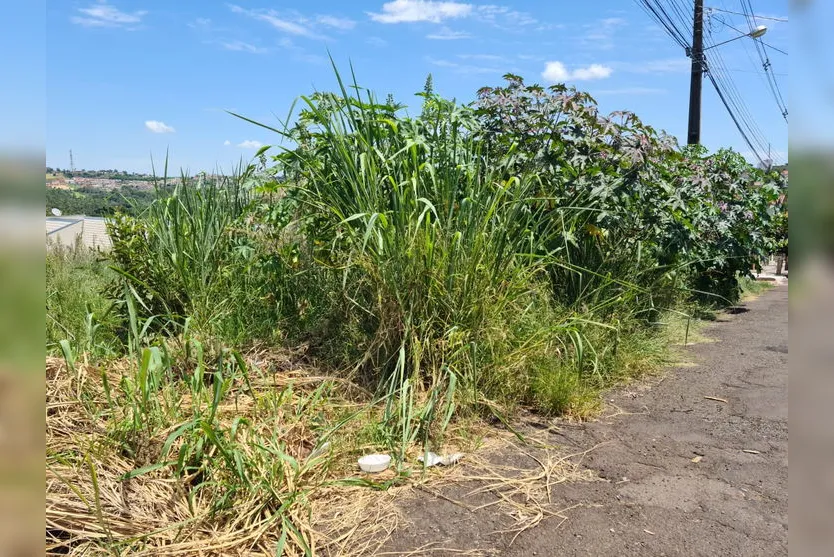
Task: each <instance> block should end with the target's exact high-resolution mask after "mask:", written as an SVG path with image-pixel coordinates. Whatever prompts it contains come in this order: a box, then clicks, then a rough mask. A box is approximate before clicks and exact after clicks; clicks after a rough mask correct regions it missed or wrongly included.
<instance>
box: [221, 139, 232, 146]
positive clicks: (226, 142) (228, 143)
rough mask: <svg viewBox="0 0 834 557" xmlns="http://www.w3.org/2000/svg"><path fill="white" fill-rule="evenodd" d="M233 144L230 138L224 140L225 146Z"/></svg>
mask: <svg viewBox="0 0 834 557" xmlns="http://www.w3.org/2000/svg"><path fill="white" fill-rule="evenodd" d="M231 144H232V142H231V141H229V140H228V139H227V140H226V141H224V142H223V145H224V146H226V147H228V146H229V145H231Z"/></svg>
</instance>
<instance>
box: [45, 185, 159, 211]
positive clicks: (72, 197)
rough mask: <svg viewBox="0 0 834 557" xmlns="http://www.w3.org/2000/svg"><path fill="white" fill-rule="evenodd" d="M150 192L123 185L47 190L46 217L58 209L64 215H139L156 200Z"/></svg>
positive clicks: (152, 192)
mask: <svg viewBox="0 0 834 557" xmlns="http://www.w3.org/2000/svg"><path fill="white" fill-rule="evenodd" d="M156 195H157V194H156V192H154V191H153V190H146V189H139V188H136V187H134V186H128V185H122V186H120V187H119V188H117V189H113V190H101V189H96V188H76V189H72V190H69V189H57V188H50V187H48V188H46V214H47V216H48V215H51V214H52V209H58V210H60V211H61V212H62V213H63V214H65V215H88V216H91V217H109V216H111V215H115V214H116V213H126V214H133V215H136V214H139V213H141V212H142V211H143V210H144V209H146V208H147V207H148V206H149V205H150V204H151V202H153V200H154V199H155V198H156Z"/></svg>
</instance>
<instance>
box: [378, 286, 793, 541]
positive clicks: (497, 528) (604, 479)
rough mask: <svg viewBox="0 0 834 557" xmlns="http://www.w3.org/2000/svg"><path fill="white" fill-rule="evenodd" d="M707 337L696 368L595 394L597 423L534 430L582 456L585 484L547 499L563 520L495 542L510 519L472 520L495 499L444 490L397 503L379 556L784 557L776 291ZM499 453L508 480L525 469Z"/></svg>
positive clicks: (782, 343)
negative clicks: (393, 525) (394, 522)
mask: <svg viewBox="0 0 834 557" xmlns="http://www.w3.org/2000/svg"><path fill="white" fill-rule="evenodd" d="M705 334H706V336H708V337H710V338H712V339H714V342H707V343H702V344H697V345H693V346H691V347H689V348H687V351H688V352H689V354H690V360H691V361H692V362H694V363H695V364H696V365H687V366H681V367H677V368H673V369H671V370H669V372H668V373H666V374H665V375H663V376H662V378H659V379H658V378H654V379H647V380H645V381H641V382H637V383H632V384H631V385H628V386H625V387H621V388H618V389H616V390H614V391H612V392H610V393H608V394H606V396H605V400H606V410H605V411H604V412H603V414H602V416H601V417H600V418H599V419H598V420H596V421H592V422H586V423H581V424H570V423H566V422H564V421H558V420H554V421H548V420H544V421H543V423H542V420H543V419H538V420H539V423H538V424H537V425H538V427H539V428H544V429H539V430H538V431H539V433H542V434H543V435H545V437H546V438H547V441H549V442H550V443H553V444H557V445H559V447H560V448H559V450H560V451H561V452H562V453H563V454H565V455H568V454H577V453H584V455H583V456H582V457H581V460H580V459H578V457H574V458H573V462H574V464H575V465H576V466H577V468H578V469H584V470H586V471H590V472H588V473H591V474H592V475H594V476H596V481H567V482H564V483H559V484H558V485H555V486H552V487H551V492H550V503H549V505H548V507H549V508H550V510H551V511H552V512H554V513H557V512H558V511H560V510H562V512H561V514H555V515H546V516H545V517H544V518H543V519H542V520H541V521H540V522H538V524H536V526H535V527H532V528H529V529H527V530H525V531H523V532H521V533H520V534H518V535H517V536H516V534H515V533H513V532H506V531H505V532H502V530H507V529H508V528H511V527H512V526H513V524H517V522H514V520H518V516H516V517H515V518H514V517H513V515H512V514H511V513H506V512H500V511H499V505H492V506H488V507H485V508H481V509H477V510H476V509H475V508H476V507H477V506H478V505H483V504H487V503H489V502H493V501H494V500H495V499H496V495H495V493H494V492H493V493H490V492H486V493H483V492H482V493H478V494H474V495H473V494H471V491H472V486H471V485H465V484H466V482H463V483H456V482H449V483H447V484H446V485H445V486H444V487H439V488H436V489H432V490H431V492H428V491H415V495H414V496H413V497H411V498H409V499H406V500H402V501H401V502H400V507H401V513H402V516H403V517H404V521H403V522H402V523H401V524H400V526H399V527H398V528H397V529H396V530H395V531H394V532H393V535H392V537H391V538H390V539H389V540H388V542H387V543H386V544H385V545H384V546H383V547H382V548H381V549H380V550H379V551H378V552H377V554H382V553H389V554H392V553H400V554H403V553H405V554H410V555H461V554H466V555H478V554H483V555H517V556H522V555H523V556H531V555H532V556H550V555H594V556H597V555H612V556H613V555H616V556H628V555H635V556H637V555H640V556H644V555H657V556H672V555H686V556H691V555H716V556H718V555H721V556H726V555H734V556H745V555H751V556H752V555H757V556H758V555H787V553H788V389H787V384H788V365H787V362H788V355H787V353H788V289H787V286H786V285H782V286H778V287H776V288H773V289H771V290H769V291H767V292H765V293H764V294H762V295H761V296H760V297H759V298H757V299H755V300H752V301H748V302H746V303H744V304H741V305H740V306H737V307H736V308H735V309H734V311H733V312H731V313H726V314H722V315H721V316H720V317H719V319H718V320H717V322H716V323H715V324H712V325H710V327H709V328H708V329H707V330H706V331H705ZM707 397H714V398H715V399H720V400H714V399H710V398H707ZM531 423H532V424H536V419H533V420H532V421H531V420H527V421H526V422H525V423H523V424H520V426H519V427H521V428H523V429H524V430H525V431H532V430H533V429H534V428H533V425H531ZM504 451H505V452H504V454H503V455H501V454H499V455H498V457H499V458H501V457H503V458H504V460H506V461H507V462H508V463H510V464H513V465H516V466H518V467H519V469H521V468H523V467H525V466H527V467H535V462H532V459H531V458H527V460H528V462H527V463H526V464H525V463H522V462H521V460H522V459H523V458H524V457H520V456H519V455H518V453H515V452H512V451H510V450H508V449H507V448H506V447H505V449H504ZM586 451H587V452H586ZM490 460H494V456H493V457H490ZM522 503H523V501H522Z"/></svg>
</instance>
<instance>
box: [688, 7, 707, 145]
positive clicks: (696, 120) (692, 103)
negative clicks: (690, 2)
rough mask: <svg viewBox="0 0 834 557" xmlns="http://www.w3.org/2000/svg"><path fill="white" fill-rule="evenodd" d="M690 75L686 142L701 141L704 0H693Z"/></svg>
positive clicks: (692, 143) (696, 142) (695, 142)
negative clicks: (693, 15) (693, 14)
mask: <svg viewBox="0 0 834 557" xmlns="http://www.w3.org/2000/svg"><path fill="white" fill-rule="evenodd" d="M689 56H690V58H692V77H691V81H690V83H689V132H688V134H687V143H688V144H689V145H697V144H699V143H700V142H701V83H702V81H703V77H704V70H705V64H704V0H695V18H694V21H693V23H692V50H691V51H690V53H689Z"/></svg>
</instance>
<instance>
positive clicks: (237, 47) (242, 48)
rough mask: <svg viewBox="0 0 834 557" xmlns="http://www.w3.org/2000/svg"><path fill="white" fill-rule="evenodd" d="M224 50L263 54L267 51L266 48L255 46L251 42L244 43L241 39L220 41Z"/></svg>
mask: <svg viewBox="0 0 834 557" xmlns="http://www.w3.org/2000/svg"><path fill="white" fill-rule="evenodd" d="M220 44H221V45H222V46H223V48H225V49H226V50H232V51H235V52H251V53H252V54H263V53H265V52H268V49H266V48H263V47H260V46H255V45H253V44H249V43H245V42H243V41H231V42H227V43H220Z"/></svg>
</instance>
